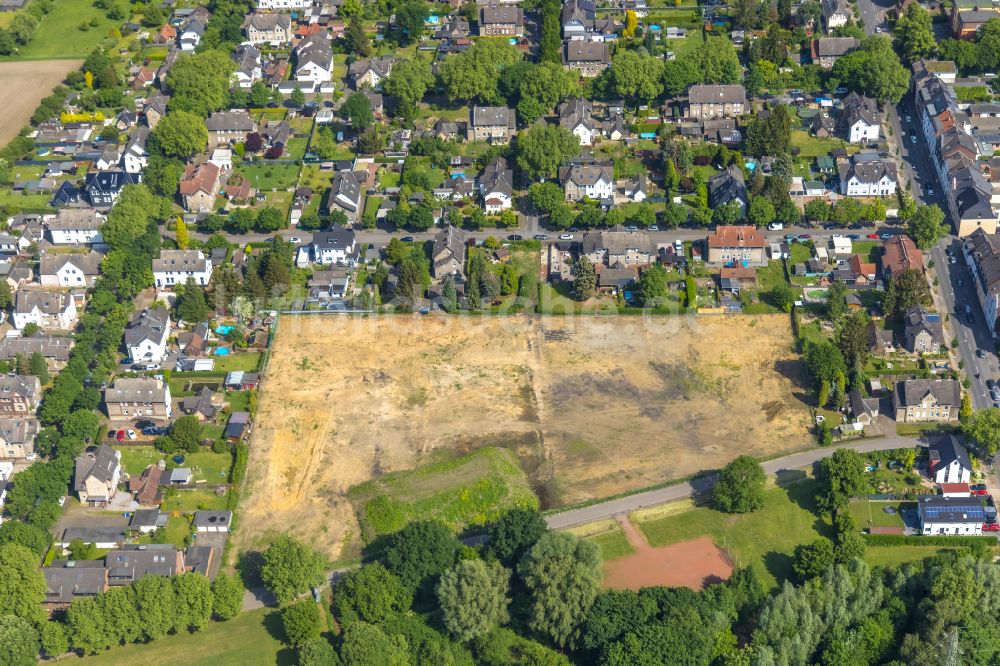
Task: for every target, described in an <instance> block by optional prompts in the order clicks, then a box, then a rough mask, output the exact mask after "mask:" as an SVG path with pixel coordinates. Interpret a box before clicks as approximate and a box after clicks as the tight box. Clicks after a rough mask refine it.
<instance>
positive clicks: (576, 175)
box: [559, 163, 615, 186]
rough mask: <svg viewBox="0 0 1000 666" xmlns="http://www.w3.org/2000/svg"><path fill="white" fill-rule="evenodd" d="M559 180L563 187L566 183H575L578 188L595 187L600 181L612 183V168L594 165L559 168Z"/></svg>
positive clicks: (598, 164)
mask: <svg viewBox="0 0 1000 666" xmlns="http://www.w3.org/2000/svg"><path fill="white" fill-rule="evenodd" d="M559 180H561V181H562V182H563V186H565V185H566V184H567V183H575V184H576V185H578V186H587V185H595V184H597V183H599V182H600V181H602V180H604V181H607V182H609V183H614V182H615V171H614V166H612V165H610V164H601V163H594V164H571V165H569V166H564V167H559Z"/></svg>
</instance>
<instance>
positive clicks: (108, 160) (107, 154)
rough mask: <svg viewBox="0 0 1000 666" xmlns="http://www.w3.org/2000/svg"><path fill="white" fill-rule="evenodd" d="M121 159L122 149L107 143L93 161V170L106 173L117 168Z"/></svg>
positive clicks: (115, 144)
mask: <svg viewBox="0 0 1000 666" xmlns="http://www.w3.org/2000/svg"><path fill="white" fill-rule="evenodd" d="M121 159H122V149H121V146H119V145H118V144H117V143H109V144H107V145H105V146H104V148H103V149H102V150H101V154H100V155H99V156H98V157H97V159H96V160H94V168H95V169H97V170H98V171H108V170H110V169H114V168H115V167H117V166H118V162H120V161H121Z"/></svg>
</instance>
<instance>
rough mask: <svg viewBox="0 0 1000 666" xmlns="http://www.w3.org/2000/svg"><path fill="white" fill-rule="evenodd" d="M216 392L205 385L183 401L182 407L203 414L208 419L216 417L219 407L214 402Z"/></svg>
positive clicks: (190, 411)
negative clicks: (213, 397)
mask: <svg viewBox="0 0 1000 666" xmlns="http://www.w3.org/2000/svg"><path fill="white" fill-rule="evenodd" d="M213 395H214V392H213V391H212V389H210V388H208V387H207V386H203V387H202V389H201V390H200V391H198V393H197V394H195V395H192V396H188V397H186V398H184V399H183V400H182V401H181V409H183V410H184V411H185V412H189V413H195V412H197V413H198V414H201V415H202V416H204V417H205V418H207V419H212V418H215V415H216V413H217V412H218V411H219V408H218V407H216V406H215V405H213V404H212V396H213Z"/></svg>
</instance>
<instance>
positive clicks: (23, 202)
mask: <svg viewBox="0 0 1000 666" xmlns="http://www.w3.org/2000/svg"><path fill="white" fill-rule="evenodd" d="M51 200H52V195H51V194H25V193H23V192H15V191H14V190H11V189H8V188H4V189H0V206H4V207H7V206H12V207H14V208H17V209H19V210H24V209H49V208H51V207H50V206H49V201H51Z"/></svg>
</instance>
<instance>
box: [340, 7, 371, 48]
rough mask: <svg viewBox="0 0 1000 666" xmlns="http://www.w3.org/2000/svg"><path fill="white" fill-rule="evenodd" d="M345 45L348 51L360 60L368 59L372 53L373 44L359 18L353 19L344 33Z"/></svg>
mask: <svg viewBox="0 0 1000 666" xmlns="http://www.w3.org/2000/svg"><path fill="white" fill-rule="evenodd" d="M344 43H345V44H347V50H348V51H350V52H351V53H353V54H354V55H356V56H358V57H359V58H367V57H368V56H370V55H371V53H372V42H371V40H370V39H368V35H366V34H365V29H364V27H363V25H362V23H361V19H359V18H358V17H352V18H351V22H350V23H348V24H347V29H346V30H345V31H344Z"/></svg>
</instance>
